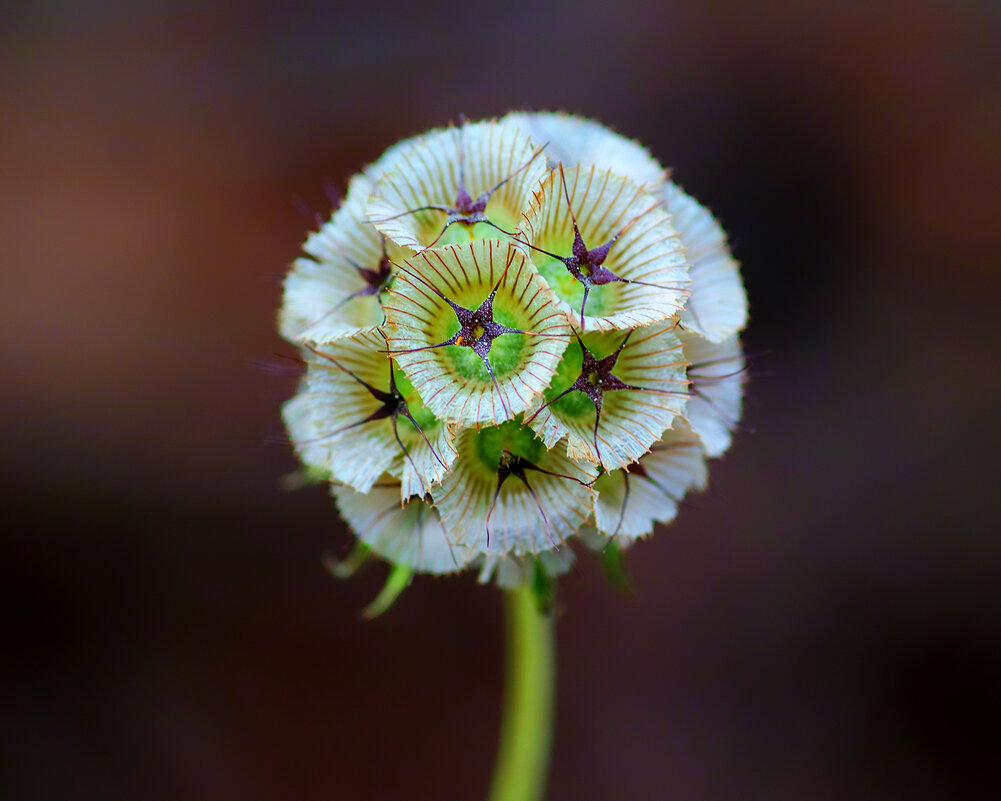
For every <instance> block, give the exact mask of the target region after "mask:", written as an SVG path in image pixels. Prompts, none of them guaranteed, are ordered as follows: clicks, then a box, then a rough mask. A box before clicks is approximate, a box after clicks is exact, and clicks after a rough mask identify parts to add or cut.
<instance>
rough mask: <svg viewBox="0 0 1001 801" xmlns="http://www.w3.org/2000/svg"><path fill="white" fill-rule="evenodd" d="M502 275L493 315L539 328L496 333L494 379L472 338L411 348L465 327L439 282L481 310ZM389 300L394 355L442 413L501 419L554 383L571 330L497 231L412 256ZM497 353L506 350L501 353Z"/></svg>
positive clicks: (462, 418) (459, 418)
mask: <svg viewBox="0 0 1001 801" xmlns="http://www.w3.org/2000/svg"><path fill="white" fill-rule="evenodd" d="M502 276H503V280H501V279H502ZM498 281H500V285H499V288H498V290H497V295H496V296H495V298H494V303H493V308H494V313H495V317H494V320H495V321H496V322H501V323H503V324H505V325H508V326H509V327H512V328H517V329H519V330H521V331H526V332H531V333H533V334H538V335H541V336H529V335H525V334H503V335H502V336H500V337H499V338H497V339H495V340H494V342H493V345H492V346H491V352H490V356H489V359H490V363H491V366H492V368H493V370H494V376H495V378H496V381H497V384H496V386H495V385H494V382H493V381H492V380H491V378H490V375H489V373H488V372H487V370H486V366H485V365H484V364H483V362H482V361H481V360H480V359H479V357H477V356H476V355H475V354H474V353H472V351H471V350H470V349H469V348H468V347H464V346H462V345H446V346H444V347H440V348H433V349H429V350H421V351H416V352H410V353H407V352H406V351H408V350H410V351H412V350H413V349H415V348H424V347H427V346H429V345H435V344H438V343H441V342H444V341H445V340H447V339H449V338H450V337H451V336H452V335H453V334H454V333H455V332H456V331H458V330H459V322H458V319H457V317H456V314H455V312H454V311H453V309H452V308H451V307H450V306H449V305H448V304H447V303H446V302H445V301H444V300H442V298H441V297H439V296H438V295H437V294H435V290H437V292H440V293H441V294H442V295H444V296H445V297H447V298H448V299H449V300H452V301H453V302H455V303H457V304H459V305H460V306H463V307H464V308H467V309H472V310H475V309H476V308H478V307H479V305H480V304H481V303H482V302H483V300H484V299H485V298H486V297H487V296H488V295H489V294H490V291H491V290H492V289H493V287H494V286H495V285H496V284H497V282H498ZM385 308H386V319H387V324H386V330H387V332H388V335H389V346H390V349H391V351H392V353H393V355H394V358H395V360H396V363H397V364H398V365H399V366H400V367H401V369H402V370H403V371H404V372H405V373H406V375H407V378H409V380H410V381H411V382H412V383H413V385H414V387H415V388H416V389H417V391H418V393H419V394H420V397H421V399H422V401H423V402H424V404H425V405H426V406H427V408H428V409H430V410H431V412H433V413H434V415H435V416H436V417H439V418H442V419H444V420H447V421H450V422H456V423H462V424H470V423H485V422H498V423H499V422H503V421H504V420H506V419H508V418H509V417H512V416H514V415H516V414H518V413H519V412H523V411H525V410H526V409H527V408H528V407H529V406H530V405H531V404H532V402H533V401H534V399H535V398H536V397H537V396H538V395H539V393H541V392H542V391H543V390H545V388H546V387H547V386H548V384H549V382H550V380H551V379H552V376H553V373H554V371H555V369H556V364H557V363H558V362H559V359H560V357H561V356H562V355H563V351H564V350H565V349H566V344H567V341H568V340H569V337H570V327H569V325H568V323H567V320H566V317H565V316H564V314H563V313H562V312H561V311H560V310H559V308H558V306H557V303H556V299H555V298H554V297H553V294H552V293H551V292H550V291H549V289H548V287H547V286H546V284H545V282H544V281H543V280H542V278H541V277H540V276H539V274H538V273H537V272H536V271H535V269H534V268H533V267H532V265H531V264H530V263H529V262H528V261H527V260H526V259H525V258H524V256H523V255H522V253H521V252H520V251H519V250H518V249H517V248H515V247H514V246H513V245H511V244H510V243H507V242H499V241H496V240H479V241H477V242H470V243H467V244H465V245H450V246H448V247H445V248H440V249H439V248H434V249H431V250H426V251H424V252H422V253H419V254H417V255H416V256H414V257H412V258H410V259H409V260H408V261H407V262H406V263H405V264H404V265H402V266H401V272H400V275H399V277H398V278H397V280H396V282H395V283H394V285H393V287H392V289H391V290H390V292H389V294H388V296H387V300H386V303H385ZM519 342H520V344H519ZM512 343H513V344H512ZM512 348H513V349H516V350H511V349H512ZM501 353H507V354H508V355H509V356H510V359H508V358H507V357H505V358H504V359H501V358H500V354H501ZM505 407H506V408H505Z"/></svg>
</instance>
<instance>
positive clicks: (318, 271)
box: [279, 175, 409, 344]
mask: <svg viewBox="0 0 1001 801" xmlns="http://www.w3.org/2000/svg"><path fill="white" fill-rule="evenodd" d="M371 189H372V182H371V181H369V180H368V179H367V178H366V177H365V176H363V175H357V176H355V177H354V178H353V179H352V181H351V184H350V187H349V189H348V194H347V198H346V199H345V201H344V203H343V204H342V205H341V206H340V208H339V209H337V211H335V212H334V214H333V215H332V217H331V219H330V221H329V222H327V223H325V224H324V225H322V226H321V227H320V230H319V231H317V232H316V233H314V234H311V235H310V237H309V239H307V240H306V244H305V245H303V250H305V251H306V252H307V253H308V254H309V255H310V256H311V258H300V259H296V260H295V262H294V263H293V265H292V270H291V271H290V272H289V274H288V275H287V276H286V278H285V284H284V296H283V299H282V307H281V313H280V315H279V329H280V330H281V334H282V336H283V337H285V338H286V339H287V340H289V341H290V342H295V343H299V344H301V343H306V342H313V343H322V342H331V341H333V340H335V339H340V338H342V337H346V336H351V335H352V334H355V333H357V332H359V331H362V330H364V329H366V328H372V327H374V326H378V325H381V324H382V322H383V319H384V317H385V315H384V313H383V310H382V308H381V306H380V303H379V295H378V292H372V291H371V287H370V286H369V284H368V283H367V282H366V280H365V278H364V276H363V274H362V273H361V270H363V269H364V270H373V271H378V270H379V268H380V262H382V259H383V256H384V253H385V255H386V257H387V258H388V259H390V260H396V261H402V259H403V258H404V257H405V256H406V255H407V254H408V253H409V251H404V250H403V249H402V248H400V247H399V246H397V245H395V244H393V243H385V242H384V240H383V237H382V235H381V234H380V233H379V232H378V231H376V230H375V229H374V228H372V226H370V225H367V224H366V223H365V204H366V202H367V199H368V195H369V193H370V192H371ZM384 248H385V251H384ZM365 292H368V294H362V293H365Z"/></svg>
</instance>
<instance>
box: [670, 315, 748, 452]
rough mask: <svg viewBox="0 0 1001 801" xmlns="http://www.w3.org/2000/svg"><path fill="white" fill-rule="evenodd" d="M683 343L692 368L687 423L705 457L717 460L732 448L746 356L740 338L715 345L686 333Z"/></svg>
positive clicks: (744, 373) (742, 394) (741, 393)
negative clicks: (699, 442)
mask: <svg viewBox="0 0 1001 801" xmlns="http://www.w3.org/2000/svg"><path fill="white" fill-rule="evenodd" d="M682 343H683V345H684V349H685V357H686V358H687V359H688V361H689V362H690V364H691V367H689V369H688V378H689V380H690V381H691V382H692V390H691V391H692V396H691V399H690V400H689V402H688V421H689V423H690V424H691V426H692V430H694V431H695V433H696V434H697V435H698V437H699V439H700V440H701V441H702V444H703V447H704V448H705V451H706V455H707V456H709V457H711V458H716V457H718V456H722V455H723V454H724V452H726V450H727V449H728V448H729V447H730V441H731V439H732V436H733V431H734V429H735V428H736V427H737V423H738V421H739V420H740V413H741V406H742V403H743V399H744V382H745V381H746V377H747V374H746V372H745V365H744V352H743V350H742V349H741V347H740V340H739V339H738V338H737V337H731V338H730V339H728V340H726V341H725V342H721V343H719V344H716V343H713V342H709V341H708V340H706V339H703V338H702V337H699V336H696V335H694V334H690V333H685V334H682Z"/></svg>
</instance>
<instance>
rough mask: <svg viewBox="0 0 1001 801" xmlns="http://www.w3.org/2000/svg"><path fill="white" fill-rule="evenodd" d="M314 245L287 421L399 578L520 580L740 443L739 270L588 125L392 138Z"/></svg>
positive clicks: (539, 119) (638, 160) (647, 163)
mask: <svg viewBox="0 0 1001 801" xmlns="http://www.w3.org/2000/svg"><path fill="white" fill-rule="evenodd" d="M304 250H305V251H306V253H307V254H308V257H304V258H301V259H298V260H297V261H296V262H295V263H294V265H293V267H292V270H291V271H290V273H289V275H288V277H287V278H286V281H285V287H284V298H283V302H282V308H281V311H280V314H279V328H280V331H281V333H282V335H283V336H284V337H285V338H286V339H287V340H289V341H290V342H291V343H292V344H294V345H295V346H296V347H297V348H299V349H300V355H301V360H302V361H303V362H304V364H305V371H304V374H303V378H302V383H301V386H300V389H299V391H298V393H297V395H296V396H295V397H294V398H292V399H291V400H290V401H288V402H287V403H286V405H285V407H284V410H283V417H284V419H285V422H286V427H287V429H288V433H289V436H290V439H291V441H292V443H293V445H294V447H295V449H296V452H297V453H298V455H299V457H300V459H301V460H302V461H303V463H304V464H305V465H306V467H307V468H309V470H310V471H311V473H313V474H319V475H322V476H323V477H324V478H325V479H326V480H327V481H328V482H329V484H330V486H331V489H332V492H333V494H334V496H335V498H336V501H337V505H338V507H339V509H340V510H341V513H342V514H343V516H344V517H345V519H346V520H347V521H348V523H349V524H350V525H351V526H352V528H353V529H354V530H355V532H356V533H357V535H358V537H359V548H360V549H361V552H363V553H364V554H374V555H376V556H378V557H380V558H382V559H384V560H386V561H388V562H390V563H392V564H393V565H394V568H393V573H392V575H391V580H390V584H391V585H392V591H391V592H390V587H389V585H387V591H386V594H387V597H388V596H391V595H392V594H394V593H395V592H398V591H399V589H400V588H402V586H405V583H406V581H407V580H409V576H410V574H411V573H412V572H423V573H433V574H442V573H451V572H457V571H460V570H465V569H473V570H477V571H479V576H480V579H481V581H496V582H498V583H500V584H501V585H502V586H508V587H510V586H514V585H517V584H520V583H524V582H527V581H533V580H535V579H537V578H538V576H539V575H540V574H541V575H544V576H548V577H554V576H556V575H557V574H559V573H562V572H565V571H566V570H568V569H569V568H570V566H571V565H572V564H573V551H572V550H571V547H570V543H571V542H573V541H574V540H576V539H580V540H581V541H582V542H584V543H585V544H587V545H589V546H591V547H597V548H603V549H606V550H607V549H609V548H610V547H614V548H615V549H616V550H617V549H619V548H622V547H625V546H627V545H629V544H630V543H632V542H633V541H635V540H637V539H639V538H642V537H645V536H648V535H650V534H651V533H652V532H653V530H654V526H655V524H656V523H668V522H670V521H671V520H672V519H673V518H674V517H675V516H676V514H677V513H678V509H679V505H680V504H681V503H682V501H683V498H684V496H685V494H686V493H687V492H689V491H692V490H701V489H704V488H705V486H706V483H707V480H708V473H707V464H706V462H707V460H708V459H711V458H716V457H719V456H721V455H722V454H723V453H724V452H725V451H726V450H727V449H728V448H729V446H730V443H731V439H732V434H733V432H734V430H735V429H736V427H737V425H738V422H739V419H740V413H741V403H742V397H743V386H744V377H745V364H744V357H743V353H742V350H741V346H740V340H739V334H740V331H741V330H742V329H743V327H744V326H745V324H746V322H747V300H746V296H745V294H744V288H743V283H742V281H741V276H740V271H739V267H738V265H737V263H736V262H735V261H734V259H733V257H732V256H731V254H730V251H729V248H728V247H727V242H726V237H725V234H724V233H723V230H722V228H721V227H720V225H719V223H718V222H717V221H716V220H715V219H714V218H713V216H712V215H711V214H710V213H709V212H708V211H707V210H706V209H705V208H703V207H702V206H700V205H699V204H698V203H697V202H696V201H695V200H694V199H692V198H691V197H690V196H688V195H686V194H685V193H684V192H682V191H681V189H680V188H678V186H677V185H676V184H674V183H673V182H672V181H671V180H670V178H669V177H668V173H667V171H666V170H665V169H664V168H663V167H662V166H661V165H660V164H659V163H658V162H657V161H656V160H655V159H654V158H653V156H652V155H651V154H650V153H649V152H648V151H647V150H646V149H645V148H643V147H642V146H641V145H639V144H638V143H636V142H634V141H631V140H629V139H627V138H625V137H622V136H619V135H618V134H616V133H614V132H613V131H611V130H609V129H608V128H606V127H604V126H602V125H600V124H599V123H596V122H593V121H590V120H584V119H581V118H578V117H574V116H570V115H566V114H552V113H548V112H539V113H529V112H517V113H513V114H510V115H508V116H507V117H505V118H503V119H500V120H486V121H482V122H475V123H470V122H467V121H465V120H462V121H461V122H460V124H458V125H452V126H449V127H448V128H444V129H439V130H435V131H431V132H429V133H428V134H426V135H424V136H421V137H416V138H414V139H411V140H407V141H404V142H401V143H399V144H397V145H394V146H393V147H392V148H390V150H388V151H387V152H386V154H385V155H384V156H383V157H382V158H380V159H379V160H378V161H377V162H375V163H374V164H372V165H370V166H369V167H367V168H365V169H364V170H362V172H360V173H359V174H358V175H357V176H355V177H354V178H353V179H352V180H351V182H350V184H349V188H348V192H347V195H346V198H345V200H344V202H343V203H342V204H341V206H340V207H339V208H338V209H336V210H335V211H334V212H333V214H332V216H331V218H330V220H329V221H328V222H327V223H325V224H324V225H322V226H321V228H320V230H319V231H317V232H315V233H313V234H311V235H310V236H309V237H308V238H307V240H306V243H305V245H304ZM342 572H343V570H342ZM380 597H382V596H380ZM383 605H384V604H383V602H382V601H380V604H379V606H380V608H382V606H383Z"/></svg>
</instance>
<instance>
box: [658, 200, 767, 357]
mask: <svg viewBox="0 0 1001 801" xmlns="http://www.w3.org/2000/svg"><path fill="white" fill-rule="evenodd" d="M662 196H663V198H664V202H665V209H666V210H667V211H668V212H669V213H670V214H671V215H672V219H673V222H674V227H675V230H677V232H678V234H679V235H680V236H681V241H682V242H683V243H684V245H685V249H686V252H687V255H688V260H689V262H690V263H691V269H690V271H689V275H690V277H691V280H692V284H691V291H692V295H691V297H690V298H689V299H688V304H687V306H686V307H685V310H684V311H683V312H682V314H681V322H682V324H683V325H684V326H685V328H687V329H688V330H689V331H694V332H695V333H697V334H700V335H701V336H704V337H705V338H706V339H708V340H710V341H712V342H722V341H723V340H724V339H726V338H727V337H731V336H733V335H734V334H736V333H737V332H738V331H740V330H741V329H743V327H744V326H745V325H746V324H747V294H746V293H745V292H744V282H743V281H742V280H741V277H740V267H739V265H738V264H737V262H736V261H735V260H734V258H733V256H731V255H730V248H729V247H728V245H727V241H726V234H725V233H724V231H723V228H722V226H721V225H720V224H719V223H718V222H717V221H716V218H714V217H713V215H712V214H711V213H710V211H709V210H708V209H707V208H705V207H704V206H701V205H699V203H698V202H697V201H696V200H695V199H694V198H692V197H691V196H689V195H686V194H685V193H684V192H682V191H681V189H680V188H678V186H677V185H676V184H674V183H673V182H671V181H666V182H665V183H664V187H663V189H662Z"/></svg>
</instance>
